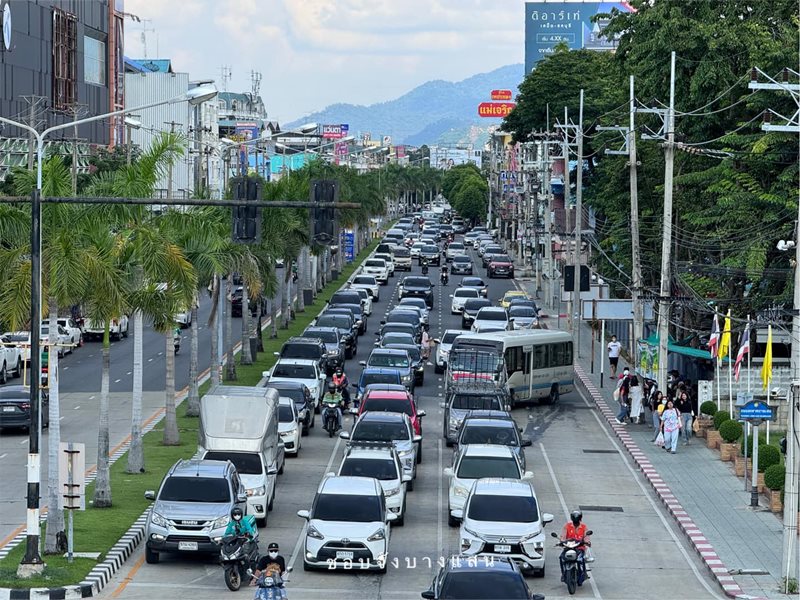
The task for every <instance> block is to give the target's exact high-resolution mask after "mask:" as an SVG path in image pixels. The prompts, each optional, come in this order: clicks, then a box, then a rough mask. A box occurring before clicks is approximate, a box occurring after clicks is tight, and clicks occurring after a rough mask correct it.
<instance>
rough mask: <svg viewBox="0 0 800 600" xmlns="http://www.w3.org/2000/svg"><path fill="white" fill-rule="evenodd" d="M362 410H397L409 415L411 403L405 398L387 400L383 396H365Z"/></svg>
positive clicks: (410, 413) (411, 414) (410, 414)
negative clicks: (365, 399)
mask: <svg viewBox="0 0 800 600" xmlns="http://www.w3.org/2000/svg"><path fill="white" fill-rule="evenodd" d="M362 410H363V411H364V412H367V411H370V412H397V413H405V414H407V415H408V416H409V417H411V416H413V413H412V412H411V403H410V402H408V401H407V400H400V399H396V400H388V399H384V398H367V401H366V402H365V403H364V408H363V409H362Z"/></svg>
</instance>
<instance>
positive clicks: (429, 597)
mask: <svg viewBox="0 0 800 600" xmlns="http://www.w3.org/2000/svg"><path fill="white" fill-rule="evenodd" d="M422 597H423V598H426V600H435V599H436V594H435V593H434V591H433V590H425V591H424V592H422Z"/></svg>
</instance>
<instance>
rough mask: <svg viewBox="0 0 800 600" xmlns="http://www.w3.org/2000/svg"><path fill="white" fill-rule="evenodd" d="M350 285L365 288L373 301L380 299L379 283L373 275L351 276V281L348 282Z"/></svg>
mask: <svg viewBox="0 0 800 600" xmlns="http://www.w3.org/2000/svg"><path fill="white" fill-rule="evenodd" d="M350 287H351V288H362V289H365V290H367V293H368V294H370V295H371V296H372V301H373V302H378V301H380V299H381V284H380V283H378V280H377V279H375V276H374V275H356V276H355V277H353V281H351V282H350Z"/></svg>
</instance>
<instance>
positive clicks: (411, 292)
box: [400, 254, 438, 310]
mask: <svg viewBox="0 0 800 600" xmlns="http://www.w3.org/2000/svg"><path fill="white" fill-rule="evenodd" d="M437 256H438V254H437ZM409 297H411V298H424V299H425V304H427V305H428V309H429V310H432V309H433V283H431V280H430V279H428V278H427V277H405V278H404V279H403V281H402V282H400V299H401V300H402V299H403V298H409Z"/></svg>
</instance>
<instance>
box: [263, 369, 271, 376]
mask: <svg viewBox="0 0 800 600" xmlns="http://www.w3.org/2000/svg"><path fill="white" fill-rule="evenodd" d="M271 372H272V371H270V370H266V371H261V376H262V377H269V375H270V373H271Z"/></svg>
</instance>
